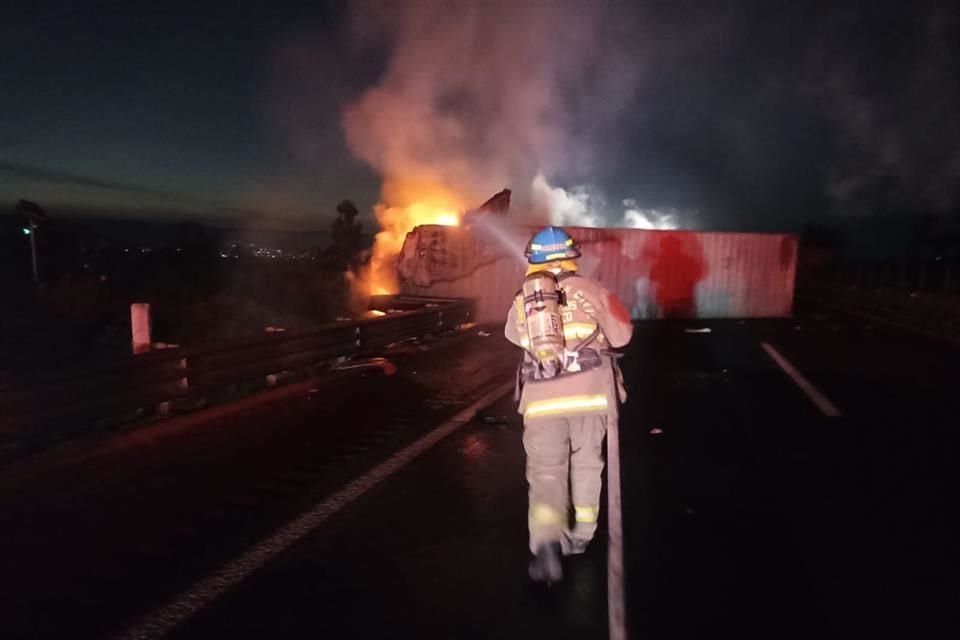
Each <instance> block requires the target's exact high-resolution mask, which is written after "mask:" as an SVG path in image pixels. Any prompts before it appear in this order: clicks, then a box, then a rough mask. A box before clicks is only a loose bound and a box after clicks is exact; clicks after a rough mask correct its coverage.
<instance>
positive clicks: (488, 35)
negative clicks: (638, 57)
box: [343, 0, 638, 206]
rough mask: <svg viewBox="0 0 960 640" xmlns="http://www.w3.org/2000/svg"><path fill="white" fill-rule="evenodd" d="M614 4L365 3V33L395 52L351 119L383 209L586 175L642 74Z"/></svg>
mask: <svg viewBox="0 0 960 640" xmlns="http://www.w3.org/2000/svg"><path fill="white" fill-rule="evenodd" d="M614 8H615V7H613V6H612V5H609V4H608V3H603V2H597V3H593V2H581V1H578V0H571V1H564V0H558V1H555V2H537V3H532V2H513V1H509V0H487V1H485V2H457V1H453V2H435V1H427V0H412V1H406V2H356V3H355V4H354V18H355V24H356V25H357V30H358V33H359V34H360V36H361V37H362V39H363V41H364V42H365V43H366V44H367V45H368V46H385V47H386V48H387V50H388V58H387V63H386V67H385V70H384V73H383V75H382V77H381V78H380V79H379V81H378V82H377V83H376V85H375V86H373V87H371V88H370V89H369V90H368V91H366V92H365V93H363V95H362V96H360V98H359V99H358V100H356V101H355V102H353V103H352V104H350V105H349V106H348V107H347V109H346V111H345V114H344V120H343V124H344V131H345V133H346V139H347V143H348V145H349V147H350V149H351V150H352V151H353V152H354V153H355V154H356V155H357V156H358V157H360V158H362V159H363V160H364V161H366V162H367V163H368V164H369V165H370V166H371V167H373V168H374V169H376V170H377V171H378V172H380V173H381V174H382V175H383V176H384V190H383V197H384V201H385V204H388V205H401V206H403V205H406V204H409V201H410V200H411V198H412V199H414V200H415V199H416V198H417V197H418V196H419V194H418V193H417V190H416V189H414V190H413V191H414V193H413V194H411V193H410V191H411V189H409V187H408V185H410V184H411V183H413V184H420V185H429V188H442V189H444V190H446V191H449V192H452V193H455V194H458V196H459V197H460V198H462V199H463V200H464V202H465V203H474V204H475V203H479V202H482V201H483V200H485V199H486V198H487V197H489V196H490V194H492V193H494V192H496V191H498V190H500V189H501V188H503V187H505V186H510V187H512V188H514V189H520V190H523V189H524V188H525V187H526V186H527V185H530V184H531V182H532V181H533V179H534V177H535V176H536V175H537V174H539V173H541V172H543V173H545V174H546V175H548V176H556V175H565V176H577V175H584V174H585V173H586V172H588V171H589V168H590V164H591V161H592V158H593V156H594V153H595V151H596V150H595V149H594V148H593V146H592V144H591V137H592V134H593V133H595V132H597V131H599V130H600V129H602V128H603V126H604V125H605V124H608V123H609V120H610V116H611V115H614V114H615V113H616V112H617V110H618V107H619V105H620V104H622V102H623V98H624V97H625V96H627V95H628V94H629V92H630V90H631V87H632V86H633V83H634V78H635V76H636V73H637V68H638V67H637V65H636V61H631V64H627V61H626V60H625V58H624V56H623V55H622V53H621V51H622V47H621V45H620V42H619V41H618V37H619V34H620V32H619V31H618V30H617V28H615V26H612V25H615V24H616V23H615V21H614V18H615V17H616V15H615V13H614V12H613V11H612V9H614Z"/></svg>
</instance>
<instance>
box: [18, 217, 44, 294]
mask: <svg viewBox="0 0 960 640" xmlns="http://www.w3.org/2000/svg"><path fill="white" fill-rule="evenodd" d="M17 213H18V214H20V215H22V216H24V217H25V218H26V219H27V220H26V225H27V226H25V227H23V233H24V235H28V236H30V264H31V266H32V267H33V283H34V284H40V267H39V263H38V262H37V227H39V226H40V223H41V222H43V221H45V220H47V212H46V211H44V210H43V208H42V207H41V206H40V205H38V204H37V203H35V202H30V201H29V200H21V201H20V202H18V203H17Z"/></svg>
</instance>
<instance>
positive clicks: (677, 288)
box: [398, 225, 797, 322]
mask: <svg viewBox="0 0 960 640" xmlns="http://www.w3.org/2000/svg"><path fill="white" fill-rule="evenodd" d="M536 229H537V228H535V227H527V226H512V227H506V226H503V227H498V228H497V230H496V231H495V232H491V231H489V230H487V231H485V230H484V229H482V228H477V227H474V228H467V227H439V226H432V225H429V226H423V227H418V228H417V229H414V231H412V232H411V233H409V234H408V235H407V240H406V242H405V244H404V249H403V252H402V254H401V257H400V260H399V261H398V271H399V275H400V282H401V291H402V293H405V294H410V295H430V296H443V297H457V298H473V299H475V300H476V313H477V321H478V322H501V321H503V319H504V318H505V317H506V312H507V309H508V308H509V306H510V304H511V300H512V298H513V296H514V295H515V293H516V292H517V290H518V288H519V287H520V284H521V282H522V280H523V275H524V272H525V269H526V262H525V260H524V259H523V247H524V246H525V245H526V242H527V239H528V238H529V237H530V235H531V234H532V233H533V232H534V231H535V230H536ZM567 230H568V231H569V232H570V233H571V234H572V235H573V236H574V237H575V238H576V239H577V240H579V241H580V243H581V246H582V251H583V257H582V258H581V259H580V261H579V262H580V270H581V273H583V274H584V275H587V276H590V277H593V278H595V279H596V280H598V281H600V283H601V284H603V285H604V286H605V287H607V288H608V289H610V290H611V291H614V292H616V293H617V295H619V296H620V298H621V299H622V300H623V301H624V303H625V304H626V305H627V306H628V307H629V308H630V310H631V314H632V315H633V317H634V318H637V319H647V318H759V317H782V316H789V315H790V314H791V312H792V308H793V289H794V279H795V276H796V259H797V238H796V236H793V235H781V234H757V233H710V232H697V231H651V230H645V229H589V228H570V227H567Z"/></svg>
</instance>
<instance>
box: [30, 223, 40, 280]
mask: <svg viewBox="0 0 960 640" xmlns="http://www.w3.org/2000/svg"><path fill="white" fill-rule="evenodd" d="M29 228H30V233H29V235H30V262H31V264H32V265H33V284H40V270H39V269H38V268H37V223H36V222H34V221H33V220H31V221H30V227H29Z"/></svg>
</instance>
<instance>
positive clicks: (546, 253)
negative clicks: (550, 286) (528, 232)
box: [524, 227, 581, 264]
mask: <svg viewBox="0 0 960 640" xmlns="http://www.w3.org/2000/svg"><path fill="white" fill-rule="evenodd" d="M524 255H525V256H526V257H527V262H529V263H530V264H543V263H545V262H553V261H554V260H572V259H574V258H579V257H580V255H581V254H580V243H579V242H577V241H576V240H574V239H573V238H572V237H570V234H569V233H567V232H566V231H564V230H563V229H561V228H560V227H547V228H546V229H543V230H541V231H537V232H536V233H535V234H533V237H532V238H530V242H528V243H527V249H526V251H524Z"/></svg>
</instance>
